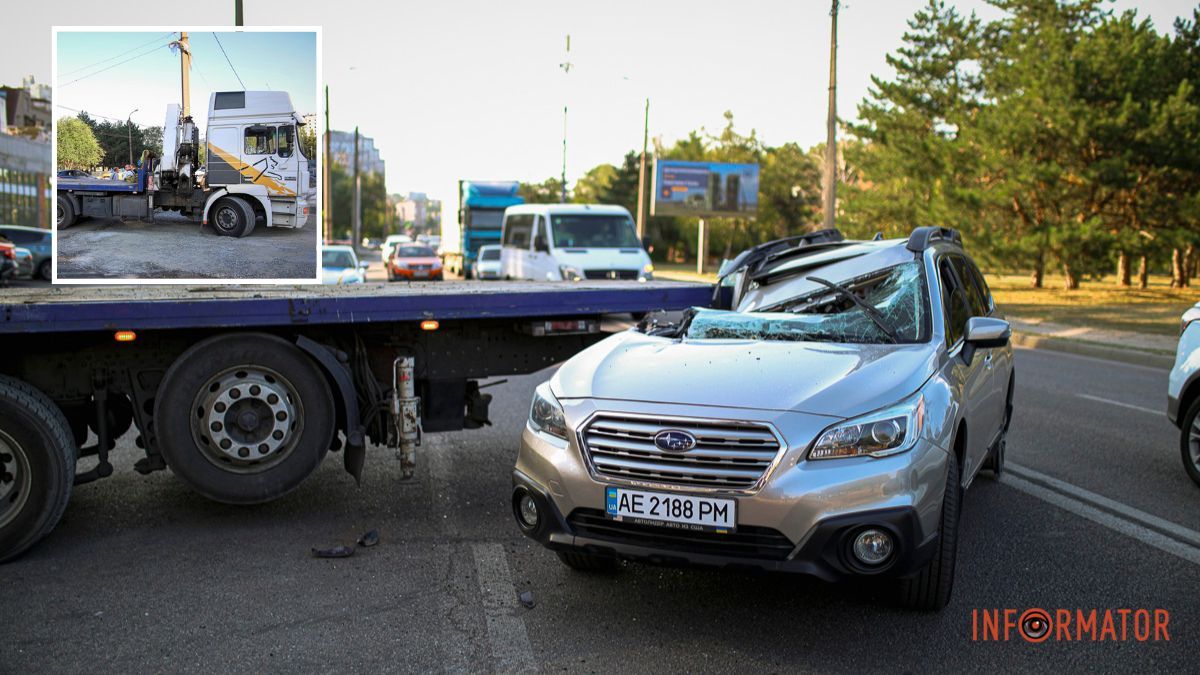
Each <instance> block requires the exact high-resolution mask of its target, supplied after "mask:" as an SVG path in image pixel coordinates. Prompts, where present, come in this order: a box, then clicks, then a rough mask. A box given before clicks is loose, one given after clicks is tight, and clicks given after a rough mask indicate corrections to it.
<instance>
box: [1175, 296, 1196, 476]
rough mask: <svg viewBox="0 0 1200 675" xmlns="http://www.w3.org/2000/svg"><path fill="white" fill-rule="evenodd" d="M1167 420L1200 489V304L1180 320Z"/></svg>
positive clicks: (1187, 466) (1187, 467) (1190, 473)
mask: <svg viewBox="0 0 1200 675" xmlns="http://www.w3.org/2000/svg"><path fill="white" fill-rule="evenodd" d="M1167 417H1168V418H1170V420H1171V421H1172V422H1174V423H1175V426H1177V427H1179V452H1180V455H1181V457H1182V459H1183V468H1184V470H1185V471H1187V474H1188V475H1189V476H1191V477H1192V480H1194V481H1196V484H1197V485H1200V303H1197V304H1196V305H1195V306H1193V307H1192V308H1191V309H1189V310H1188V311H1186V312H1184V313H1183V317H1182V319H1181V320H1180V326H1179V345H1178V346H1177V347H1176V348H1175V366H1174V367H1173V368H1171V375H1170V376H1169V377H1168V378H1167Z"/></svg>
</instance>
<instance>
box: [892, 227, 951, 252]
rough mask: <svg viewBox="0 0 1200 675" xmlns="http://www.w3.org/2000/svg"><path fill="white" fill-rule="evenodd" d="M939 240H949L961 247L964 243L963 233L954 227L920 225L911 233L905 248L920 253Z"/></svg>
mask: <svg viewBox="0 0 1200 675" xmlns="http://www.w3.org/2000/svg"><path fill="white" fill-rule="evenodd" d="M937 241H948V242H950V243H951V244H957V245H958V246H959V248H961V247H962V245H963V241H962V235H961V234H959V233H958V230H956V229H954V228H950V227H918V228H917V229H915V230H913V231H912V234H911V235H909V237H908V244H907V245H906V246H905V248H907V249H908V250H910V251H913V252H915V253H920V252H922V251H924V250H925V249H927V248H929V246H930V244H933V243H934V242H937Z"/></svg>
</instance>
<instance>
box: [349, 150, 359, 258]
mask: <svg viewBox="0 0 1200 675" xmlns="http://www.w3.org/2000/svg"><path fill="white" fill-rule="evenodd" d="M353 226H354V227H353V232H351V234H350V245H351V246H353V247H354V250H356V251H357V250H358V242H359V240H360V239H361V238H362V176H361V174H360V173H359V170H358V127H354V221H353Z"/></svg>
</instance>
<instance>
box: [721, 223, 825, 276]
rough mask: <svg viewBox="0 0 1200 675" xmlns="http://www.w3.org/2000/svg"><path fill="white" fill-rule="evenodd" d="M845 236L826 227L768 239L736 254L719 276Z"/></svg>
mask: <svg viewBox="0 0 1200 675" xmlns="http://www.w3.org/2000/svg"><path fill="white" fill-rule="evenodd" d="M845 239H846V238H845V237H844V236H842V233H841V232H840V231H838V230H837V229H836V228H828V229H824V230H817V231H815V232H806V233H804V234H800V235H796V236H794V237H785V238H783V239H775V240H774V241H768V242H766V243H763V244H759V245H758V246H754V247H753V248H748V249H746V250H745V251H742V252H741V253H739V254H738V255H737V257H736V258H734V259H733V261H732V262H731V263H730V264H729V265H728V266H727V267H726V268H725V270H724V273H723V274H720V275H719V276H721V277H722V278H723V277H726V276H729V275H730V274H733V273H734V272H736V271H738V270H739V269H745V268H749V267H754V266H756V265H762V264H763V263H764V262H766V261H768V260H769V259H771V258H772V257H774V256H777V255H778V254H780V253H782V252H789V251H796V250H799V249H803V248H807V247H809V246H815V245H817V244H827V243H834V242H840V241H845Z"/></svg>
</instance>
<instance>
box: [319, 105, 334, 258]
mask: <svg viewBox="0 0 1200 675" xmlns="http://www.w3.org/2000/svg"><path fill="white" fill-rule="evenodd" d="M331 135H332V134H330V132H329V85H325V153H324V156H323V157H321V194H322V195H323V197H322V199H321V210H322V213H321V215H322V217H323V218H324V224H325V241H333V185H331V184H330V181H331V180H332V177H331V176H330V174H329V166H330V163H331V162H333V152H332V151H331V150H330V140H329V139H330V136H331Z"/></svg>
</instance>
